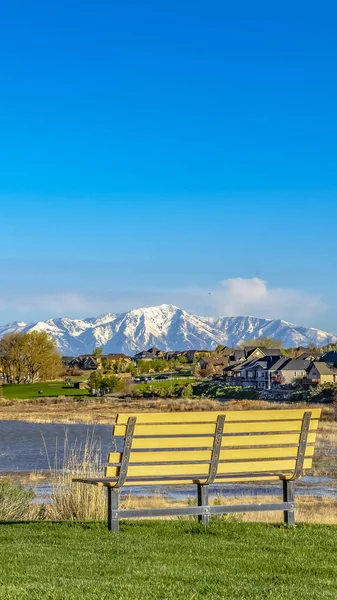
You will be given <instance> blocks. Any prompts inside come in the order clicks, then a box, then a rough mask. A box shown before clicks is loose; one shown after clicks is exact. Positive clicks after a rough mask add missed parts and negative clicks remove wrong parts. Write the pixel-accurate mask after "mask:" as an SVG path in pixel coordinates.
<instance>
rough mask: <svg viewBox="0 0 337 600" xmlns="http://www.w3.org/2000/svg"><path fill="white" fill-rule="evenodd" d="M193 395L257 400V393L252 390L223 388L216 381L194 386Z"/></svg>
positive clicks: (203, 382)
mask: <svg viewBox="0 0 337 600" xmlns="http://www.w3.org/2000/svg"><path fill="white" fill-rule="evenodd" d="M194 395H195V396H201V395H203V396H205V397H206V398H225V399H227V400H257V399H258V398H259V391H258V390H255V389H252V388H239V387H234V388H233V387H223V386H220V385H219V384H218V383H217V382H216V381H202V382H200V383H199V384H198V385H196V386H194Z"/></svg>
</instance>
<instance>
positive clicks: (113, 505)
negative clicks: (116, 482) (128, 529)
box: [107, 487, 119, 533]
mask: <svg viewBox="0 0 337 600" xmlns="http://www.w3.org/2000/svg"><path fill="white" fill-rule="evenodd" d="M107 489H108V529H109V531H113V532H114V533H117V532H118V531H119V519H118V515H117V512H116V511H118V500H119V489H115V488H113V487H108V488H107Z"/></svg>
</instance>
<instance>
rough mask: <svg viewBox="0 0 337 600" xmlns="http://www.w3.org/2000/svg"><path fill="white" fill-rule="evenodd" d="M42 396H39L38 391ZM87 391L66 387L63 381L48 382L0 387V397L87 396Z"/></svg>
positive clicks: (70, 386)
mask: <svg viewBox="0 0 337 600" xmlns="http://www.w3.org/2000/svg"><path fill="white" fill-rule="evenodd" d="M40 390H41V391H42V394H39V391H40ZM88 393H89V392H88V390H77V389H75V388H74V387H73V386H72V385H66V384H65V383H64V381H50V382H45V383H41V382H40V383H28V384H20V385H18V384H15V383H13V384H11V383H9V384H6V385H2V386H0V397H2V398H19V399H25V398H27V399H30V398H38V397H39V396H44V397H49V396H87V395H88Z"/></svg>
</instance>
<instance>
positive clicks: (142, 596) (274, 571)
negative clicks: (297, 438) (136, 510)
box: [0, 520, 337, 600]
mask: <svg viewBox="0 0 337 600" xmlns="http://www.w3.org/2000/svg"><path fill="white" fill-rule="evenodd" d="M336 597H337V527H336V526H326V525H298V526H296V527H295V528H294V529H292V530H291V529H287V528H285V527H279V526H275V525H266V524H255V523H254V524H251V523H238V522H235V521H234V520H229V521H214V522H212V523H211V525H210V526H209V528H208V529H207V530H204V528H203V527H202V526H201V525H199V524H197V523H196V522H194V521H187V520H186V521H183V520H180V521H161V522H160V521H159V522H150V521H138V522H137V521H133V522H128V523H122V527H121V533H120V534H119V535H117V536H116V535H113V534H111V533H109V532H108V531H107V529H106V526H105V524H101V523H93V524H91V523H83V524H81V523H78V524H75V523H69V522H68V523H67V522H65V523H29V524H3V525H1V527H0V599H1V600H24V599H27V600H28V599H29V600H41V599H42V598H43V599H46V600H47V599H48V600H77V599H81V600H82V599H90V600H105V599H109V600H111V598H113V599H114V600H129V599H132V600H151V599H152V600H224V599H231V600H264V599H269V600H324V599H330V598H331V600H335V599H336Z"/></svg>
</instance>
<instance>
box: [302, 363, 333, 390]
mask: <svg viewBox="0 0 337 600" xmlns="http://www.w3.org/2000/svg"><path fill="white" fill-rule="evenodd" d="M307 382H308V383H310V384H311V385H318V384H323V383H337V366H336V365H335V364H334V363H327V362H321V361H316V362H313V363H312V364H311V365H310V367H309V369H308V371H307Z"/></svg>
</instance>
